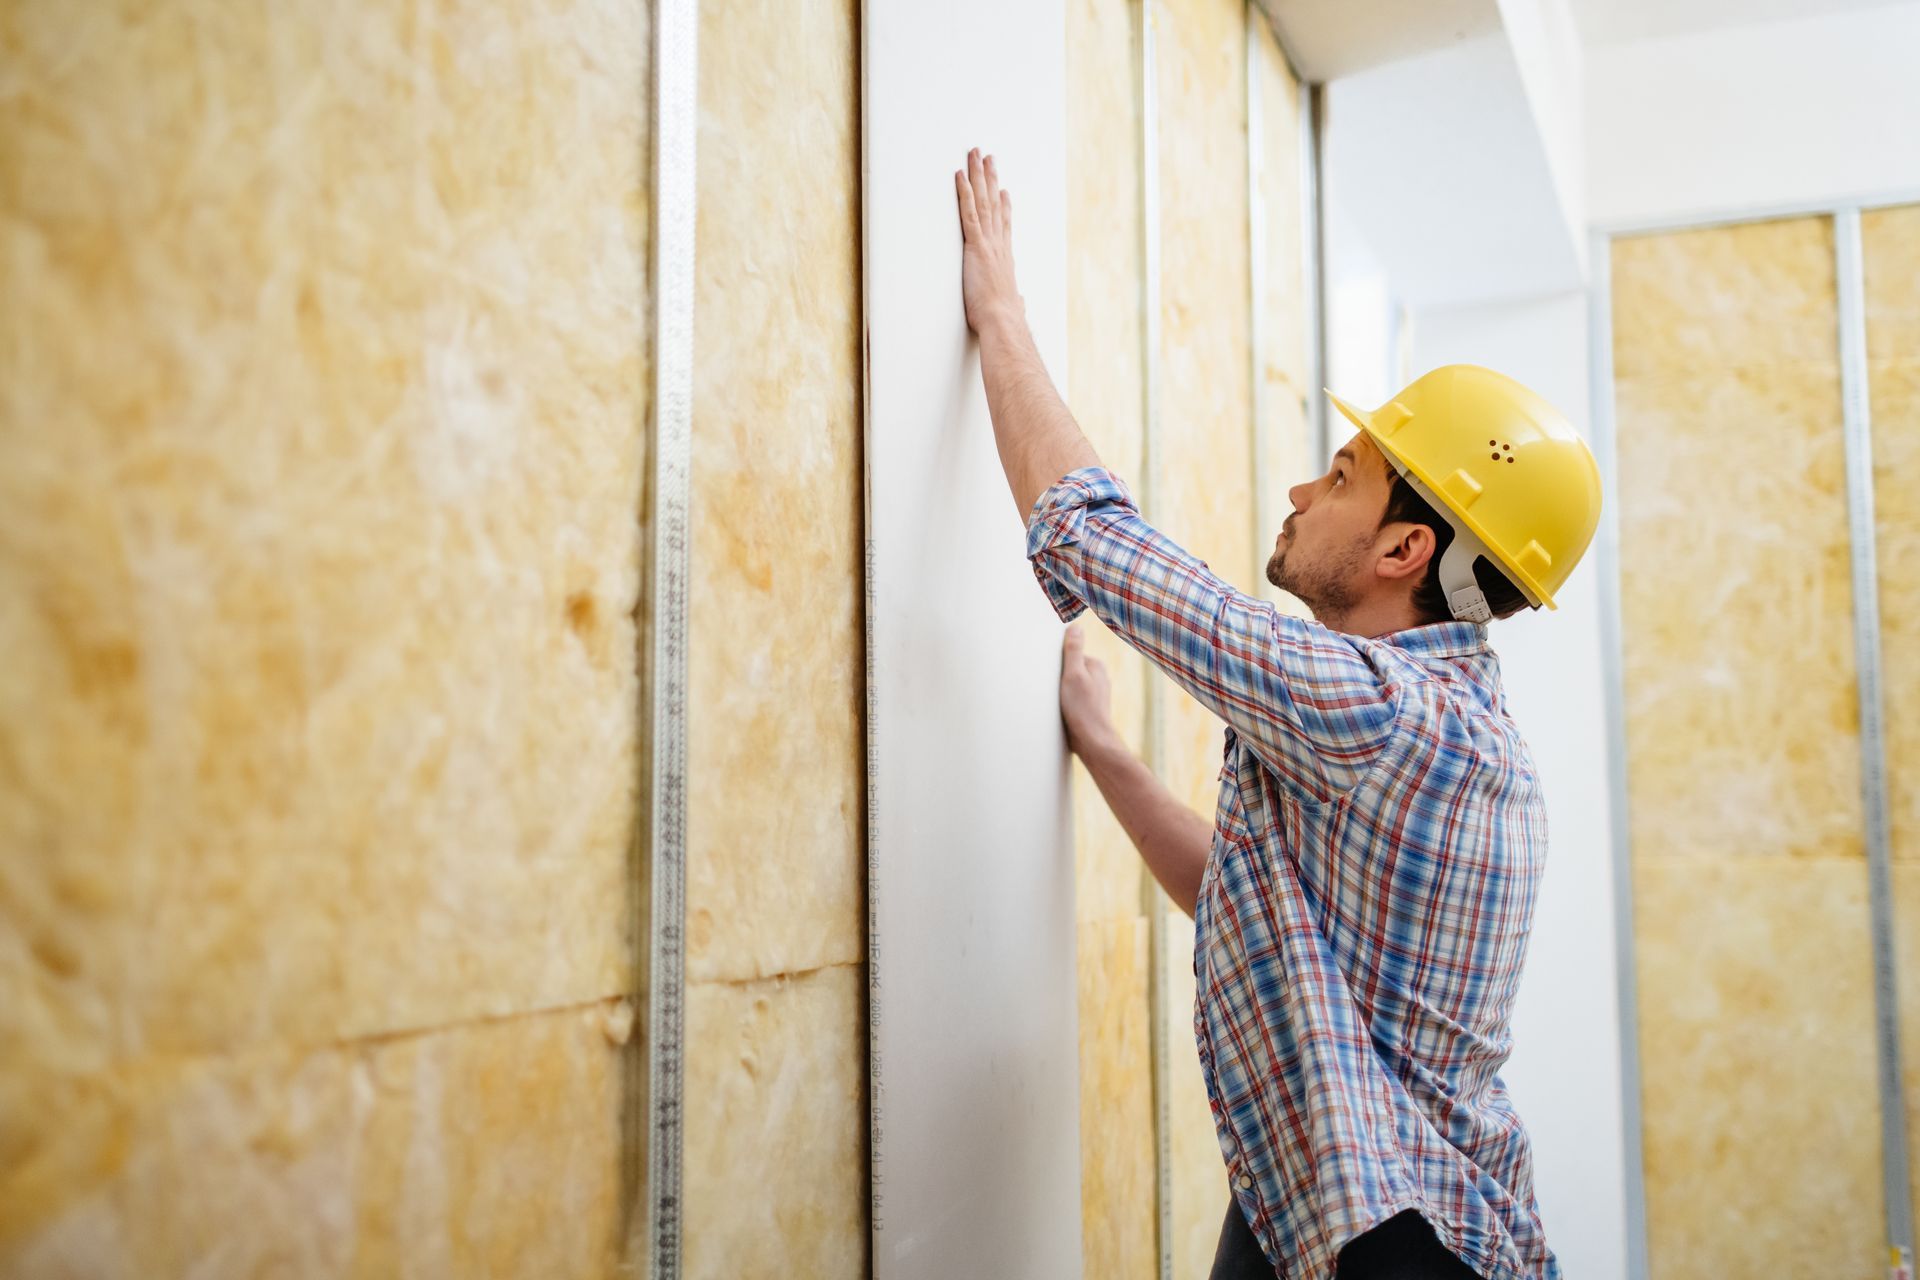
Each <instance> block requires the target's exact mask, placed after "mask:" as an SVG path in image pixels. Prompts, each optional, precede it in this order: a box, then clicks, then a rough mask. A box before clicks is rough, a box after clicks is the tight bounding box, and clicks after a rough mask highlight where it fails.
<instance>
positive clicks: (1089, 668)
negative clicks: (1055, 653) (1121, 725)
mask: <svg viewBox="0 0 1920 1280" xmlns="http://www.w3.org/2000/svg"><path fill="white" fill-rule="evenodd" d="M1112 704H1113V689H1112V686H1111V685H1109V684H1108V682H1107V667H1106V664H1105V663H1103V662H1101V661H1100V660H1099V659H1098V658H1089V657H1088V656H1087V637H1086V633H1085V632H1084V631H1083V630H1082V629H1081V628H1079V627H1068V628H1067V634H1066V638H1065V639H1064V640H1062V641H1061V651H1060V719H1061V720H1062V721H1064V722H1065V724H1066V726H1067V746H1068V748H1069V749H1070V750H1072V751H1073V753H1074V754H1075V755H1077V756H1080V757H1082V758H1083V759H1084V758H1085V757H1086V754H1087V752H1089V751H1092V750H1097V749H1098V748H1100V747H1102V746H1108V745H1111V744H1113V743H1115V742H1117V741H1118V740H1119V737H1120V735H1119V733H1118V731H1116V730H1115V729H1114V727H1113V705H1112Z"/></svg>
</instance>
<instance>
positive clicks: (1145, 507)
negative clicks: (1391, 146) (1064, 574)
mask: <svg viewBox="0 0 1920 1280" xmlns="http://www.w3.org/2000/svg"><path fill="white" fill-rule="evenodd" d="M1154 5H1155V0H1139V10H1138V13H1139V22H1140V25H1139V40H1138V42H1137V44H1136V49H1137V52H1138V55H1139V64H1138V66H1137V68H1136V70H1137V71H1138V73H1139V84H1140V261H1141V270H1140V318H1141V325H1140V334H1141V338H1140V345H1141V353H1140V354H1141V360H1140V369H1141V374H1140V379H1141V382H1140V392H1141V401H1140V407H1141V416H1142V420H1141V440H1140V484H1139V486H1138V488H1139V495H1138V496H1139V499H1140V505H1141V509H1142V511H1143V512H1144V513H1145V514H1146V515H1147V516H1148V518H1150V519H1151V518H1153V517H1155V516H1156V515H1157V514H1158V511H1159V503H1160V137H1159V130H1160V94H1159V89H1158V86H1157V84H1156V82H1155V76H1156V75H1157V74H1158V73H1157V71H1156V64H1155V59H1154V38H1153V31H1154ZM1141 667H1142V674H1141V678H1142V679H1143V680H1144V681H1145V682H1146V691H1145V705H1146V720H1147V723H1146V735H1145V736H1146V744H1145V745H1146V750H1145V752H1144V753H1143V754H1144V757H1145V761H1146V765H1147V767H1148V768H1149V769H1151V770H1153V772H1154V774H1155V775H1156V776H1157V775H1159V774H1160V773H1162V772H1163V771H1164V770H1165V767H1166V681H1164V680H1162V679H1161V678H1160V676H1159V673H1158V672H1157V671H1155V670H1154V669H1153V667H1152V665H1151V664H1150V663H1142V664H1141ZM1140 903H1141V907H1142V908H1143V909H1144V910H1145V912H1146V916H1147V957H1148V974H1147V1025H1148V1028H1149V1032H1148V1034H1149V1041H1150V1044H1149V1048H1150V1052H1151V1054H1152V1076H1153V1134H1154V1143H1153V1186H1154V1244H1155V1249H1156V1251H1157V1253H1158V1255H1159V1268H1158V1271H1159V1276H1160V1280H1173V1133H1172V1124H1173V1119H1172V1118H1173V1107H1172V1103H1171V1093H1170V1089H1171V1086H1172V1083H1173V1078H1172V1064H1173V1057H1172V1052H1171V1047H1170V1039H1169V1036H1168V1031H1167V1017H1168V1014H1169V1012H1170V1011H1169V1009H1168V1007H1167V1005H1168V993H1167V950H1168V937H1167V934H1168V924H1167V899H1166V896H1165V895H1164V894H1162V893H1161V892H1160V886H1159V885H1158V884H1157V883H1156V882H1155V881H1154V878H1153V873H1152V872H1150V871H1148V870H1147V868H1146V866H1145V865H1144V864H1142V866H1141V868H1140Z"/></svg>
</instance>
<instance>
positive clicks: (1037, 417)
mask: <svg viewBox="0 0 1920 1280" xmlns="http://www.w3.org/2000/svg"><path fill="white" fill-rule="evenodd" d="M980 374H981V378H982V380H983V381H984V382H985V383H986V387H987V412H988V413H990V414H991V415H992V416H993V438H994V443H995V444H996V445H997V446H998V447H999V449H1000V465H1001V466H1002V467H1003V468H1005V470H1006V473H1007V485H1008V486H1009V487H1010V488H1011V489H1012V490H1013V500H1014V502H1015V503H1017V504H1018V505H1019V508H1020V518H1021V519H1022V520H1025V519H1026V518H1027V515H1028V513H1029V512H1031V511H1032V510H1033V504H1034V503H1035V502H1036V501H1038V500H1039V498H1040V495H1041V494H1043V493H1045V492H1046V491H1047V486H1049V485H1051V484H1052V483H1053V482H1054V481H1056V480H1058V479H1059V478H1060V477H1061V476H1063V475H1066V474H1067V473H1068V472H1069V471H1077V470H1078V469H1080V468H1081V467H1097V466H1099V465H1100V457H1099V455H1098V454H1096V453H1094V451H1093V446H1092V445H1090V444H1088V443H1087V438H1086V436H1084V435H1082V434H1081V432H1080V425H1079V424H1078V423H1076V422H1075V421H1074V420H1073V414H1072V413H1070V412H1069V411H1068V410H1067V405H1066V402H1065V401H1064V400H1062V399H1061V398H1060V393H1059V392H1058V391H1057V390H1056V389H1055V388H1054V385H1053V379H1052V378H1050V377H1048V376H1047V369H1046V366H1045V365H1044V364H1043V363H1041V360H1040V349H1039V348H1038V347H1037V346H1035V345H1034V341H1033V333H1032V331H1031V330H1029V329H1028V328H1027V320H1026V317H1025V315H1023V314H1021V313H1020V312H1019V311H1017V310H1007V311H1004V312H1002V313H1000V314H998V315H997V316H995V317H994V319H993V320H991V321H990V322H988V323H986V324H983V325H982V326H981V329H980Z"/></svg>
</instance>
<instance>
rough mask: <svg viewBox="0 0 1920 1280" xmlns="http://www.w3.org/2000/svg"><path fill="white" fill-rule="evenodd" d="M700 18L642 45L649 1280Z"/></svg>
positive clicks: (664, 1227) (677, 889) (673, 1237)
mask: <svg viewBox="0 0 1920 1280" xmlns="http://www.w3.org/2000/svg"><path fill="white" fill-rule="evenodd" d="M699 25H700V15H699V8H698V5H697V4H696V3H695V0H660V3H659V4H657V5H656V6H655V8H654V31H653V35H654V40H653V130H654V132H653V193H654V201H653V207H654V226H653V237H652V239H653V255H652V256H653V263H652V276H653V336H654V359H653V377H654V386H653V392H654V395H653V407H654V413H653V474H652V477H651V481H652V489H653V509H652V526H653V533H652V565H651V573H650V575H649V579H648V580H649V582H650V584H651V588H652V594H653V600H652V615H651V624H652V629H653V636H652V649H651V654H652V657H651V662H650V664H649V667H648V694H649V702H650V704H651V709H652V715H651V725H650V728H651V733H652V737H651V750H650V753H649V759H650V762H651V769H650V771H649V777H648V778H647V779H646V795H647V799H648V840H647V857H646V864H645V870H646V874H647V900H648V902H649V909H648V920H647V942H646V970H645V977H646V986H645V991H646V999H647V1043H646V1054H647V1080H646V1096H647V1131H646V1147H647V1152H646V1168H647V1179H646V1197H647V1198H646V1203H645V1206H644V1209H643V1211H642V1212H643V1227H642V1232H643V1236H642V1240H641V1241H640V1242H639V1243H640V1247H641V1248H642V1249H643V1250H644V1256H645V1258H646V1259H647V1267H648V1272H649V1274H650V1275H652V1276H653V1277H655V1280H673V1278H674V1277H677V1276H678V1275H679V1274H680V1243H681V1236H680V1230H681V1215H680V1164H681V1143H682V1139H683V1134H682V1130H681V1121H682V1111H681V1098H682V1084H683V1069H684V1066H685V1055H684V1045H683V1040H682V1036H683V1017H684V1002H685V996H686V973H685V960H686V947H685V933H684V929H683V924H684V921H685V913H686V902H685V883H686V855H687V829H686V796H687V575H688V563H687V561H688V534H689V529H688V505H689V502H690V496H691V475H692V465H691V464H692V440H693V288H694V278H693V253H694V243H693V234H694V199H695V188H694V179H695V173H694V142H695V137H696V134H695V122H696V121H695V113H696V110H697V107H698V102H697V92H698V89H697V82H698V74H699V53H698V44H697V40H698V35H699Z"/></svg>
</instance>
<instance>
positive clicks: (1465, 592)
mask: <svg viewBox="0 0 1920 1280" xmlns="http://www.w3.org/2000/svg"><path fill="white" fill-rule="evenodd" d="M1437 509H1438V510H1441V511H1444V510H1446V508H1444V507H1441V508H1437ZM1447 523H1448V524H1453V521H1451V520H1449V521H1447ZM1486 554H1487V549H1486V547H1484V546H1482V545H1481V542H1480V539H1478V538H1476V537H1474V536H1473V535H1472V534H1471V533H1469V532H1467V531H1466V530H1465V529H1462V528H1461V527H1460V526H1459V525H1457V524H1453V541H1452V542H1449V543H1448V544H1447V551H1446V554H1445V555H1443V556H1441V557H1440V589H1441V590H1442V591H1444V592H1446V593H1447V608H1448V609H1450V610H1452V611H1453V616H1454V617H1456V618H1458V619H1460V620H1461V621H1462V622H1491V621H1493V610H1492V609H1490V608H1488V607H1487V597H1486V594H1485V593H1484V592H1482V591H1481V590H1480V583H1479V582H1478V581H1477V580H1476V579H1475V578H1474V576H1473V562H1474V561H1475V560H1476V559H1478V558H1479V557H1481V556H1483V555H1486Z"/></svg>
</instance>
